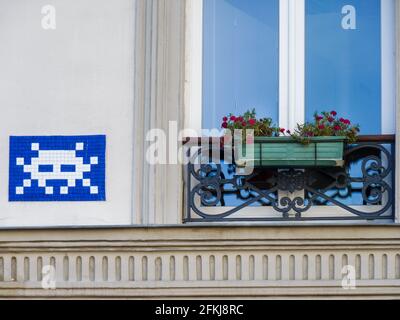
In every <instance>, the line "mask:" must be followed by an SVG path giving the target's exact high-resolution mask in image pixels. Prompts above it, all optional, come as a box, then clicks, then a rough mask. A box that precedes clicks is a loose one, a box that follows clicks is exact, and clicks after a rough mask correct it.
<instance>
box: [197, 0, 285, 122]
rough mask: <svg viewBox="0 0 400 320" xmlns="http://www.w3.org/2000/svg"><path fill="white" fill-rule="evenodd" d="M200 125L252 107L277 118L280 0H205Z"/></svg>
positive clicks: (262, 113) (262, 114) (218, 120)
mask: <svg viewBox="0 0 400 320" xmlns="http://www.w3.org/2000/svg"><path fill="white" fill-rule="evenodd" d="M203 19H204V21H203V25H204V27H203V121H202V122H203V123H202V124H203V128H207V129H211V128H219V127H220V125H221V118H222V117H223V116H225V115H226V114H228V113H235V114H240V113H244V112H245V111H246V110H248V109H252V108H255V109H256V110H257V112H258V114H257V116H263V117H264V116H265V117H272V118H273V119H274V120H275V121H277V120H278V91H279V90H278V86H279V50H278V46H279V0H268V1H265V0H252V1H248V0H204V14H203Z"/></svg>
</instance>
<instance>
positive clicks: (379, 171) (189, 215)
mask: <svg viewBox="0 0 400 320" xmlns="http://www.w3.org/2000/svg"><path fill="white" fill-rule="evenodd" d="M199 140H200V139H199ZM190 141H192V143H186V144H185V146H186V147H187V150H188V154H189V155H190V157H191V161H190V162H189V164H187V165H186V166H185V188H186V213H185V218H184V222H221V221H310V220H388V221H393V219H394V176H395V167H394V164H395V161H394V155H395V150H394V146H395V136H392V135H380V136H361V137H360V138H359V140H358V142H357V143H356V144H352V145H348V146H347V147H346V148H345V153H344V159H343V160H344V165H343V166H341V167H318V166H311V167H310V166H307V167H301V166H300V167H290V168H289V167H286V168H285V167H277V166H274V167H268V166H263V167H256V168H255V169H254V171H253V172H252V173H251V174H247V175H246V174H241V173H239V174H238V173H236V169H237V168H236V167H235V166H236V165H235V163H234V162H233V163H229V164H227V163H224V161H223V160H222V161H220V160H221V158H219V159H215V154H217V156H218V154H219V153H218V152H217V153H215V148H219V146H218V144H217V146H216V145H215V144H212V142H211V139H210V141H209V145H208V146H207V147H204V144H203V146H200V142H199V143H193V139H190ZM214 142H215V141H214ZM213 146H214V147H213ZM213 149H214V150H213ZM212 151H214V152H213V154H214V156H212ZM219 155H220V156H221V157H222V152H221V154H219ZM204 157H205V158H206V159H207V161H204ZM200 158H201V159H202V160H201V161H198V160H199V159H200ZM216 160H218V161H216Z"/></svg>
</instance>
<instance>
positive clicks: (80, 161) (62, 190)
mask: <svg viewBox="0 0 400 320" xmlns="http://www.w3.org/2000/svg"><path fill="white" fill-rule="evenodd" d="M105 149H106V136H104V135H96V136H29V137H28V136H11V137H10V172H9V201H105V199H106V196H105Z"/></svg>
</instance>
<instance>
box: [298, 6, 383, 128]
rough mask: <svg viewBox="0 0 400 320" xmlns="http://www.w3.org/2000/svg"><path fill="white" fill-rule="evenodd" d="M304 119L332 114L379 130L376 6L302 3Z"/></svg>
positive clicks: (378, 11) (378, 19)
mask: <svg viewBox="0 0 400 320" xmlns="http://www.w3.org/2000/svg"><path fill="white" fill-rule="evenodd" d="M305 37H306V117H307V120H312V118H313V114H314V112H315V111H322V110H333V109H334V110H336V111H338V113H339V114H340V115H343V117H345V118H349V119H351V120H352V121H354V122H356V123H359V124H360V126H361V133H362V134H380V133H381V132H382V128H381V119H382V117H381V1H380V0H368V1H366V0H306V35H305Z"/></svg>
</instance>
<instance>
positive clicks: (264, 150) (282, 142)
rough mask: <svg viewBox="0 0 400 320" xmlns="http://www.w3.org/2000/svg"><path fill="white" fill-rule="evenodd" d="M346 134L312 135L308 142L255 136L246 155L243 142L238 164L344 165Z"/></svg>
mask: <svg viewBox="0 0 400 320" xmlns="http://www.w3.org/2000/svg"><path fill="white" fill-rule="evenodd" d="M345 140H346V138H345V137H314V138H311V142H310V144H308V145H303V144H301V143H298V142H296V141H295V140H293V138H291V137H255V138H254V144H253V145H251V144H250V145H247V148H254V157H252V156H251V154H252V152H251V149H248V150H247V151H249V150H250V152H248V155H246V149H245V145H243V149H242V154H243V157H239V159H238V160H237V161H236V163H237V164H238V165H248V164H249V162H253V165H254V166H270V167H309V166H320V167H335V166H343V164H344V161H343V152H344V144H345Z"/></svg>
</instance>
